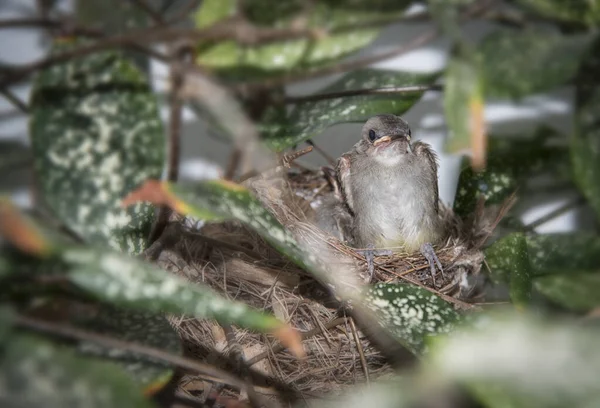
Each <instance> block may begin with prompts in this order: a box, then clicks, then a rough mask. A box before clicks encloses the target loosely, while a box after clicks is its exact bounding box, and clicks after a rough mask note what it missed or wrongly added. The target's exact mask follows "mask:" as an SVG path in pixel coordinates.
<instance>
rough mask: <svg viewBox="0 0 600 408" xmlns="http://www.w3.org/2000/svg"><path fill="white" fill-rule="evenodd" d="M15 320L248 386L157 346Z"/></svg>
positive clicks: (31, 327) (36, 321) (26, 326)
mask: <svg viewBox="0 0 600 408" xmlns="http://www.w3.org/2000/svg"><path fill="white" fill-rule="evenodd" d="M14 322H15V325H17V326H18V327H21V328H24V329H28V330H33V331H36V332H41V333H47V334H50V335H54V336H58V337H62V338H67V339H73V340H85V341H90V342H93V343H95V344H98V345H100V346H102V347H106V348H116V349H119V350H125V351H130V352H132V353H135V354H140V355H143V356H146V357H150V358H153V359H157V360H159V361H162V362H164V363H167V364H169V365H172V366H174V367H179V368H183V369H186V370H190V371H193V372H195V373H198V374H200V375H204V376H208V377H210V378H205V380H207V381H216V382H226V383H227V384H229V385H231V386H233V387H236V388H238V389H244V388H245V385H244V383H243V382H242V381H241V380H240V379H238V378H236V377H234V376H233V375H231V374H229V373H228V372H226V371H223V370H221V369H219V368H216V367H212V366H210V365H208V364H204V363H201V362H198V361H193V360H191V359H187V358H184V357H180V356H176V355H173V354H170V353H167V352H166V351H164V350H161V349H158V348H154V347H149V346H145V345H143V344H139V343H132V342H128V341H123V340H119V339H115V338H112V337H109V336H105V335H103V334H98V333H92V332H88V331H85V330H81V329H78V328H75V327H71V326H67V325H64V324H57V323H50V322H47V321H44V320H41V319H36V318H31V317H26V316H15V317H14Z"/></svg>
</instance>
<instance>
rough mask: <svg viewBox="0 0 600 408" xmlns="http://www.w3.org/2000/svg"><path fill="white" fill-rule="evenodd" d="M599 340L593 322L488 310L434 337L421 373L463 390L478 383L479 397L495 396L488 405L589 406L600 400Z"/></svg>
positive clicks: (597, 331)
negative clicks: (474, 321) (586, 324)
mask: <svg viewBox="0 0 600 408" xmlns="http://www.w3.org/2000/svg"><path fill="white" fill-rule="evenodd" d="M599 341H600V331H599V330H598V328H597V327H596V328H592V327H584V326H583V325H581V324H579V323H576V322H567V321H560V320H558V321H553V322H550V321H541V320H539V319H534V318H533V317H532V316H529V315H527V314H524V313H521V314H515V313H503V314H487V315H485V316H483V317H482V319H479V320H478V321H477V324H473V325H470V326H468V327H464V328H460V329H456V330H455V331H454V332H453V334H452V335H451V336H444V337H442V338H440V339H439V341H436V344H435V347H432V352H431V353H430V354H429V357H430V358H429V361H428V363H429V364H427V366H425V367H424V370H423V371H424V373H423V377H424V378H439V379H444V380H445V381H448V382H453V383H460V384H463V385H466V386H467V387H466V388H467V389H469V388H471V387H470V386H471V385H477V388H479V389H478V391H477V392H476V393H475V395H476V396H478V397H479V398H482V397H483V398H482V401H489V400H490V399H491V397H493V396H496V397H498V399H497V402H496V403H494V404H492V405H489V406H491V407H552V408H559V407H567V406H569V407H590V408H591V407H595V406H598V404H599V403H600V393H599V392H598V387H597V381H596V378H598V375H600V354H599V353H597V345H598V342H599ZM486 388H490V391H488V390H486ZM487 392H489V393H490V394H491V395H483V396H482V395H481V394H482V393H487ZM504 393H507V394H508V395H506V396H504V397H500V395H499V394H504ZM501 401H505V402H506V404H505V405H502V404H500V402H501ZM509 402H510V404H509ZM523 403H527V404H526V405H521V404H523ZM486 406H488V405H486Z"/></svg>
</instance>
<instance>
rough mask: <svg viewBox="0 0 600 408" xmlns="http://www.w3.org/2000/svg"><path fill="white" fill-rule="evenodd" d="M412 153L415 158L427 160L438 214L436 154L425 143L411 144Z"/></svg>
mask: <svg viewBox="0 0 600 408" xmlns="http://www.w3.org/2000/svg"><path fill="white" fill-rule="evenodd" d="M412 149H413V152H414V153H415V154H416V155H417V157H419V158H422V159H424V160H427V164H428V166H427V168H429V169H431V172H432V174H431V179H432V180H434V183H433V184H434V186H433V191H434V205H435V212H436V213H437V212H439V191H438V181H437V180H438V157H437V154H435V152H434V151H433V149H432V148H431V146H430V145H429V144H428V143H425V142H421V141H418V142H415V143H413V144H412Z"/></svg>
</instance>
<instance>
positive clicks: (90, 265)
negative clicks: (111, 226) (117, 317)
mask: <svg viewBox="0 0 600 408" xmlns="http://www.w3.org/2000/svg"><path fill="white" fill-rule="evenodd" d="M60 259H61V260H62V261H63V262H64V263H65V264H66V265H68V267H69V269H68V270H67V271H65V272H66V273H67V275H68V277H69V279H70V280H71V281H73V282H74V283H75V284H76V285H78V286H79V287H81V288H82V289H85V290H86V291H88V292H90V293H92V294H93V295H95V296H96V297H97V298H99V299H100V300H102V301H105V302H107V303H110V304H112V305H115V306H119V307H123V308H132V309H137V310H142V311H149V312H164V313H174V314H185V315H188V316H195V317H198V318H206V319H215V320H217V321H219V322H220V323H225V324H236V325H239V326H241V327H245V328H248V329H253V330H260V331H271V330H276V329H278V328H280V327H282V326H283V324H282V323H281V322H280V321H279V320H277V319H276V318H274V317H272V316H268V315H265V314H263V313H261V312H259V311H256V310H253V309H252V308H250V307H248V306H246V305H244V304H243V303H239V302H234V301H231V300H227V299H224V298H222V297H221V296H219V295H218V294H216V293H215V292H213V291H212V290H211V289H210V288H208V287H206V286H200V285H193V284H191V283H190V282H189V281H187V280H185V279H182V278H180V277H177V276H174V275H171V274H169V273H168V272H166V271H164V270H162V269H160V268H158V267H156V266H154V265H151V264H148V263H145V262H142V261H140V260H137V259H134V258H131V257H129V256H127V255H124V254H120V253H117V252H111V251H107V250H101V249H94V248H87V247H70V248H66V249H64V250H63V251H62V252H61V253H60Z"/></svg>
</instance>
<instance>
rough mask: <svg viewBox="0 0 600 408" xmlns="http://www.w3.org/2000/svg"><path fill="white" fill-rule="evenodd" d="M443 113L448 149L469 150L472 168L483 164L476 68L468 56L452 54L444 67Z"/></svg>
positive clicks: (480, 99)
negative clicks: (448, 137) (447, 132)
mask: <svg viewBox="0 0 600 408" xmlns="http://www.w3.org/2000/svg"><path fill="white" fill-rule="evenodd" d="M444 113H445V116H446V122H447V123H448V129H449V131H450V139H449V141H448V143H447V146H446V148H447V150H448V151H450V152H453V153H456V152H465V151H470V152H471V154H472V156H473V158H472V165H473V167H474V169H475V170H479V169H481V168H482V167H483V166H484V165H485V144H486V134H485V133H486V130H485V123H484V118H483V89H482V80H481V72H480V70H479V67H478V66H477V65H476V64H475V63H474V62H473V61H471V60H470V58H467V57H455V58H453V59H451V60H450V62H449V63H448V66H447V68H446V74H445V86H444Z"/></svg>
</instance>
